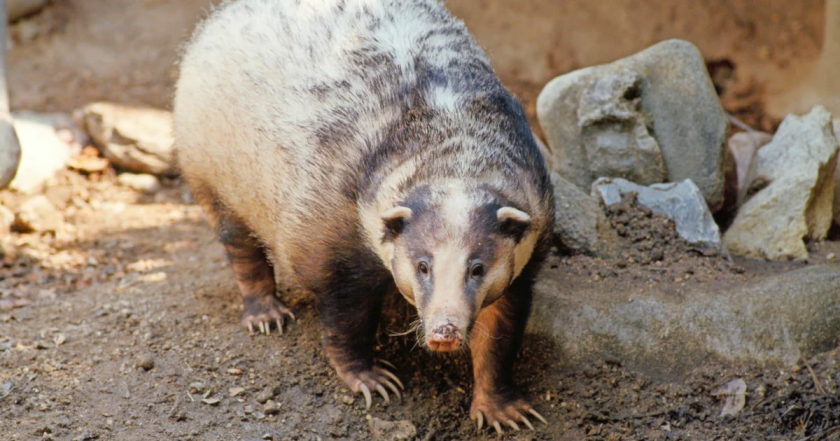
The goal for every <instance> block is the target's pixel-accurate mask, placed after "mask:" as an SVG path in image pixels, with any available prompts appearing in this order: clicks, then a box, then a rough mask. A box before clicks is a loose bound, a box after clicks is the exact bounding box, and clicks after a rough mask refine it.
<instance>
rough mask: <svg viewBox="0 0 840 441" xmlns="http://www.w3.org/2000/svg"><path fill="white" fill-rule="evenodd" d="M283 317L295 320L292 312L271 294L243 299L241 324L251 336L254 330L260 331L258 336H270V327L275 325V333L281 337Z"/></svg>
mask: <svg viewBox="0 0 840 441" xmlns="http://www.w3.org/2000/svg"><path fill="white" fill-rule="evenodd" d="M285 317H290V318H291V319H292V320H294V319H295V315H294V314H293V313H292V311H291V310H290V309H289V308H287V307H286V305H284V304H283V302H281V301H280V300H279V299H278V298H277V297H275V296H274V295H273V294H272V295H263V296H254V297H247V298H245V310H244V311H243V312H242V324H243V325H245V327H246V328H248V332H250V333H251V334H253V333H254V329H255V328H256V329H257V330H259V331H260V334H265V335H270V334H271V327H272V326H273V325H276V326H277V331H278V332H280V335H282V334H283V322H284V318H285Z"/></svg>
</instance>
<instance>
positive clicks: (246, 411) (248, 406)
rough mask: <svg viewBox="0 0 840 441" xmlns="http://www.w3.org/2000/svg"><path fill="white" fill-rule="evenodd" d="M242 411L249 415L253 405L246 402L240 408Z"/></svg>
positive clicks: (252, 410)
mask: <svg viewBox="0 0 840 441" xmlns="http://www.w3.org/2000/svg"><path fill="white" fill-rule="evenodd" d="M242 412H243V413H244V414H245V415H250V414H252V413H254V406H252V405H250V404H246V405H245V407H243V408H242Z"/></svg>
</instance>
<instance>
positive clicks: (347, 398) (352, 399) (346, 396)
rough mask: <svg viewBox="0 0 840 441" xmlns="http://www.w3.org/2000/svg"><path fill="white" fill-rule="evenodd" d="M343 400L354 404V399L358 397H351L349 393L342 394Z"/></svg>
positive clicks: (345, 402)
mask: <svg viewBox="0 0 840 441" xmlns="http://www.w3.org/2000/svg"><path fill="white" fill-rule="evenodd" d="M341 401H342V402H343V403H344V404H348V405H350V404H353V402H354V401H356V399H355V398H353V397H351V396H349V395H342V396H341Z"/></svg>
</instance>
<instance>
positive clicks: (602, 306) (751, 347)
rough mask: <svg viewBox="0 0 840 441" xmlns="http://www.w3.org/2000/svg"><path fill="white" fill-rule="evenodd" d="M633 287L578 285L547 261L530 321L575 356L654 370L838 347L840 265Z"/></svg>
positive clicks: (779, 358) (668, 372)
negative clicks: (666, 288)
mask: <svg viewBox="0 0 840 441" xmlns="http://www.w3.org/2000/svg"><path fill="white" fill-rule="evenodd" d="M631 288H632V287H630V286H628V287H627V290H597V288H596V287H592V286H590V287H588V288H584V287H580V286H572V284H569V283H568V281H567V280H565V279H564V277H561V274H560V273H559V272H558V271H556V270H551V269H546V270H545V271H543V272H542V274H541V276H540V278H539V280H538V281H537V285H536V291H537V293H536V296H535V301H534V308H533V313H532V316H531V320H530V321H529V323H528V330H529V332H530V333H533V334H538V335H542V336H547V337H549V338H550V339H552V340H553V341H554V342H555V343H556V344H557V347H558V348H559V349H560V350H562V351H563V353H564V354H565V355H566V357H567V359H568V361H569V363H570V364H572V365H574V364H580V363H585V362H587V361H589V360H592V359H603V358H613V359H619V360H621V361H622V362H623V363H624V364H625V365H627V366H628V367H630V368H632V369H638V370H640V371H643V372H645V373H647V374H650V375H653V376H657V377H672V376H679V375H681V374H683V373H685V372H687V371H688V370H690V369H691V368H692V367H694V366H696V365H697V364H698V363H701V362H703V361H704V360H706V359H708V358H709V357H713V358H715V359H717V360H720V361H724V362H733V363H743V362H747V363H760V364H779V365H785V364H792V363H795V362H797V361H798V360H799V358H800V357H801V356H803V355H804V356H809V355H811V354H814V353H816V352H820V351H825V350H828V349H831V348H834V347H835V346H836V344H837V339H838V336H840V307H839V306H838V305H840V268H838V267H836V266H827V265H816V266H810V267H805V268H801V269H797V270H792V271H789V272H785V273H781V274H776V275H773V276H771V277H767V278H764V279H757V281H754V282H751V283H750V284H748V285H747V286H743V285H742V286H731V287H727V288H725V289H721V287H719V286H717V287H714V288H712V287H710V286H707V285H699V286H697V287H696V288H694V289H693V290H692V291H691V292H687V293H684V294H682V295H673V294H672V293H667V292H661V291H659V290H657V289H655V288H650V289H641V290H636V289H631ZM636 288H638V287H636ZM596 290H597V291H598V292H596ZM639 291H643V292H641V293H640V292H639Z"/></svg>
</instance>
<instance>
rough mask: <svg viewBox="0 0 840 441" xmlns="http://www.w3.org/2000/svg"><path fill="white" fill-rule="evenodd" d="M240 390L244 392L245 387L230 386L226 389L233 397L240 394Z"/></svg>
mask: <svg viewBox="0 0 840 441" xmlns="http://www.w3.org/2000/svg"><path fill="white" fill-rule="evenodd" d="M242 392H245V389H244V388H241V387H232V388H230V389H228V393H230V396H231V397H235V396H237V395H239V394H241V393H242Z"/></svg>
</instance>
